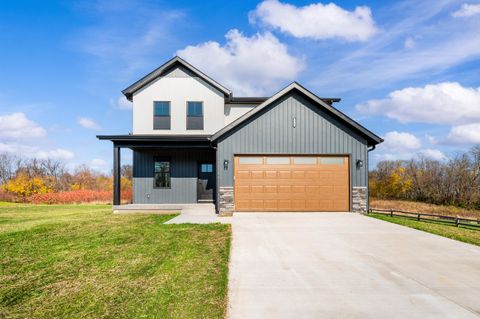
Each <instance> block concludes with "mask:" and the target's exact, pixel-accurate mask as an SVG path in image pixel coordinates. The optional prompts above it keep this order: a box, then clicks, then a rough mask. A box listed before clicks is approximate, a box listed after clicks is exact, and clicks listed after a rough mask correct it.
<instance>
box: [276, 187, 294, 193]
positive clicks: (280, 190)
mask: <svg viewBox="0 0 480 319" xmlns="http://www.w3.org/2000/svg"><path fill="white" fill-rule="evenodd" d="M291 191H292V187H291V186H290V185H278V193H279V194H285V193H287V194H288V193H290V192H291Z"/></svg>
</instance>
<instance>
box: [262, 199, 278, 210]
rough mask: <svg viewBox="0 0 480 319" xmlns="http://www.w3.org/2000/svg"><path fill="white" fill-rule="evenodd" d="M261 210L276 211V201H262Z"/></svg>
mask: <svg viewBox="0 0 480 319" xmlns="http://www.w3.org/2000/svg"><path fill="white" fill-rule="evenodd" d="M263 208H264V209H266V210H273V211H275V210H277V209H278V200H269V199H267V200H264V201H263Z"/></svg>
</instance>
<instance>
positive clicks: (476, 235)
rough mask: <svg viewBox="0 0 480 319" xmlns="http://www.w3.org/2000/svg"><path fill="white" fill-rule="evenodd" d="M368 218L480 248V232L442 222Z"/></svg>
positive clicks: (383, 217)
mask: <svg viewBox="0 0 480 319" xmlns="http://www.w3.org/2000/svg"><path fill="white" fill-rule="evenodd" d="M367 216H370V217H373V218H377V219H381V220H384V221H387V222H391V223H395V224H399V225H403V226H407V227H411V228H415V229H418V230H423V231H426V232H429V233H432V234H437V235H440V236H443V237H447V238H451V239H456V240H459V241H463V242H465V243H469V244H474V245H478V246H480V230H475V229H469V228H464V227H455V226H453V225H447V224H445V223H440V222H433V221H417V220H414V219H411V218H405V217H395V216H393V217H390V216H388V215H383V214H368V215H367Z"/></svg>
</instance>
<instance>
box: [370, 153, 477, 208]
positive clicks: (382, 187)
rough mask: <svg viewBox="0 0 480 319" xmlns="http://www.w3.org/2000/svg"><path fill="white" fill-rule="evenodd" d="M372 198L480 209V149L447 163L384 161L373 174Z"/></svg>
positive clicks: (424, 159) (419, 160)
mask: <svg viewBox="0 0 480 319" xmlns="http://www.w3.org/2000/svg"><path fill="white" fill-rule="evenodd" d="M369 186H370V196H372V197H375V198H381V199H406V200H413V201H422V202H428V203H433V204H443V205H455V206H459V207H465V208H476V209H480V145H479V146H475V147H472V148H471V149H470V150H469V151H466V152H463V153H460V154H458V155H457V156H455V157H453V158H451V159H449V160H446V161H436V160H431V159H428V158H425V157H419V158H415V159H412V160H409V161H382V162H379V163H378V164H377V167H376V168H375V169H374V170H373V171H371V172H370V173H369Z"/></svg>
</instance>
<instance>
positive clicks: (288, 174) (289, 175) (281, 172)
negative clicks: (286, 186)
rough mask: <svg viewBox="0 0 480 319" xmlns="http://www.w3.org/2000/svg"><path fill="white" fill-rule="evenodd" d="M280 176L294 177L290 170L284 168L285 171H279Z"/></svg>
mask: <svg viewBox="0 0 480 319" xmlns="http://www.w3.org/2000/svg"><path fill="white" fill-rule="evenodd" d="M278 178H284V179H290V178H292V177H291V173H290V171H284V170H283V171H278Z"/></svg>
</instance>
